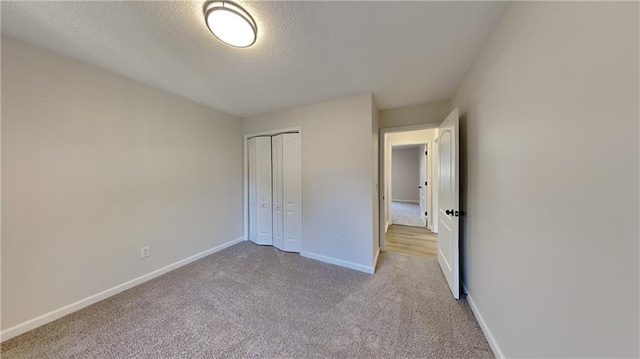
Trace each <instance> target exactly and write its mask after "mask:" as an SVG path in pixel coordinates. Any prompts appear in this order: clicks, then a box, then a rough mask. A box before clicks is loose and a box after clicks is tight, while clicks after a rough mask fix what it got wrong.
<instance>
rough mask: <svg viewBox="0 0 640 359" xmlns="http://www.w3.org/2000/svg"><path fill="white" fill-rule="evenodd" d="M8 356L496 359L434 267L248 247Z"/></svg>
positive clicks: (16, 346) (135, 291)
mask: <svg viewBox="0 0 640 359" xmlns="http://www.w3.org/2000/svg"><path fill="white" fill-rule="evenodd" d="M1 357H2V358H3V359H9V358H221V357H224V358H247V357H266V358H284V357H287V358H304V357H334V358H372V357H385V358H485V357H493V355H492V353H491V350H490V349H489V346H488V344H487V341H486V340H485V338H484V336H483V334H482V331H481V330H480V328H479V326H478V324H477V323H476V321H475V318H474V317H473V314H472V313H471V311H470V309H469V306H468V304H467V303H466V302H465V301H464V300H460V301H456V300H454V299H453V298H452V297H451V293H450V292H449V288H448V287H447V285H446V283H445V280H444V277H443V275H442V273H441V271H440V268H439V267H438V264H437V262H436V260H434V259H427V258H421V257H416V256H409V255H403V254H397V253H382V254H381V257H380V261H379V263H378V271H377V273H376V274H375V275H374V276H371V275H368V274H364V273H360V272H356V271H353V270H350V269H345V268H341V267H336V266H333V265H329V264H325V263H321V262H317V261H314V260H311V259H307V258H303V257H301V256H300V255H298V254H291V253H284V252H281V251H278V250H277V249H274V248H272V247H260V246H257V245H254V244H251V243H249V242H243V243H240V244H238V245H235V246H233V247H231V248H228V249H226V250H224V251H221V252H219V253H216V254H213V255H211V256H209V257H206V258H203V259H201V260H199V261H197V262H194V263H192V264H190V265H187V266H185V267H182V268H180V269H177V270H175V271H173V272H170V273H167V274H165V275H164V276H161V277H159V278H156V279H154V280H152V281H149V282H147V283H144V284H142V285H139V286H137V287H135V288H132V289H130V290H127V291H125V292H122V293H120V294H118V295H116V296H113V297H111V298H108V299H106V300H104V301H102V302H99V303H96V304H94V305H92V306H90V307H87V308H85V309H83V310H81V311H78V312H76V313H73V314H70V315H68V316H66V317H64V318H61V319H59V320H57V321H55V322H52V323H50V324H47V325H45V326H43V327H40V328H38V329H35V330H33V331H31V332H29V333H26V334H23V335H21V336H18V337H16V338H13V339H11V340H9V341H7V342H5V343H3V344H2V351H1Z"/></svg>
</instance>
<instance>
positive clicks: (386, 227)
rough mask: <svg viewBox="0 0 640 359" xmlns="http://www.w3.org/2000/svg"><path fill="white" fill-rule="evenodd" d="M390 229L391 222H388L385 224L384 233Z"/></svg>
mask: <svg viewBox="0 0 640 359" xmlns="http://www.w3.org/2000/svg"><path fill="white" fill-rule="evenodd" d="M388 230H389V222H386V223H385V224H384V233H387V231H388Z"/></svg>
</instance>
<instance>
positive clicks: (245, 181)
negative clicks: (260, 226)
mask: <svg viewBox="0 0 640 359" xmlns="http://www.w3.org/2000/svg"><path fill="white" fill-rule="evenodd" d="M294 131H297V132H298V133H299V134H300V147H302V127H287V128H280V129H276V130H269V131H262V132H254V133H245V134H244V136H243V140H242V158H243V160H244V163H243V166H242V171H243V173H242V195H243V197H242V215H243V225H242V232H243V237H244V240H245V241H248V240H249V146H248V144H249V138H251V137H256V136H273V135H277V134H280V133H284V132H294ZM301 152H302V151H301ZM301 155H302V154H301ZM302 162H304V158H303V159H302V161H301V163H300V166H301V167H302ZM300 171H301V172H302V168H300ZM301 185H302V186H304V185H303V184H301ZM303 188H304V187H303ZM302 202H303V199H302V197H301V198H300V208H301V209H302ZM301 225H302V224H301ZM300 240H301V241H302V248H303V249H304V231H303V232H302V236H301V237H300Z"/></svg>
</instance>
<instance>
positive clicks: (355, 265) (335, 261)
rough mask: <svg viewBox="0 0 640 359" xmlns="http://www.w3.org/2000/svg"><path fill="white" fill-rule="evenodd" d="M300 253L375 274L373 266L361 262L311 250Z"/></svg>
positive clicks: (307, 256) (318, 259)
mask: <svg viewBox="0 0 640 359" xmlns="http://www.w3.org/2000/svg"><path fill="white" fill-rule="evenodd" d="M300 255H301V256H303V257H306V258H311V259H315V260H317V261H321V262H325V263H329V264H333V265H337V266H340V267H345V268H349V269H354V270H357V271H360V272H365V273H369V274H373V267H367V266H363V265H361V264H357V263H353V262H347V261H343V260H341V259H337V258H333V257H327V256H323V255H320V254H315V253H311V252H302V253H300Z"/></svg>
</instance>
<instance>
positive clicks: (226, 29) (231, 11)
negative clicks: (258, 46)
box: [204, 1, 258, 47]
mask: <svg viewBox="0 0 640 359" xmlns="http://www.w3.org/2000/svg"><path fill="white" fill-rule="evenodd" d="M204 18H205V21H206V22H207V26H208V27H209V30H211V33H212V34H213V35H214V36H215V37H217V38H218V39H220V40H222V41H223V42H225V43H227V44H229V45H231V46H235V47H248V46H251V45H253V43H254V42H256V38H257V34H258V27H257V26H256V22H255V21H254V20H253V18H252V17H251V15H249V13H248V12H247V11H246V10H245V9H243V8H242V7H240V5H238V4H236V3H234V2H231V1H213V2H210V3H207V4H206V5H205V7H204Z"/></svg>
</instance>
